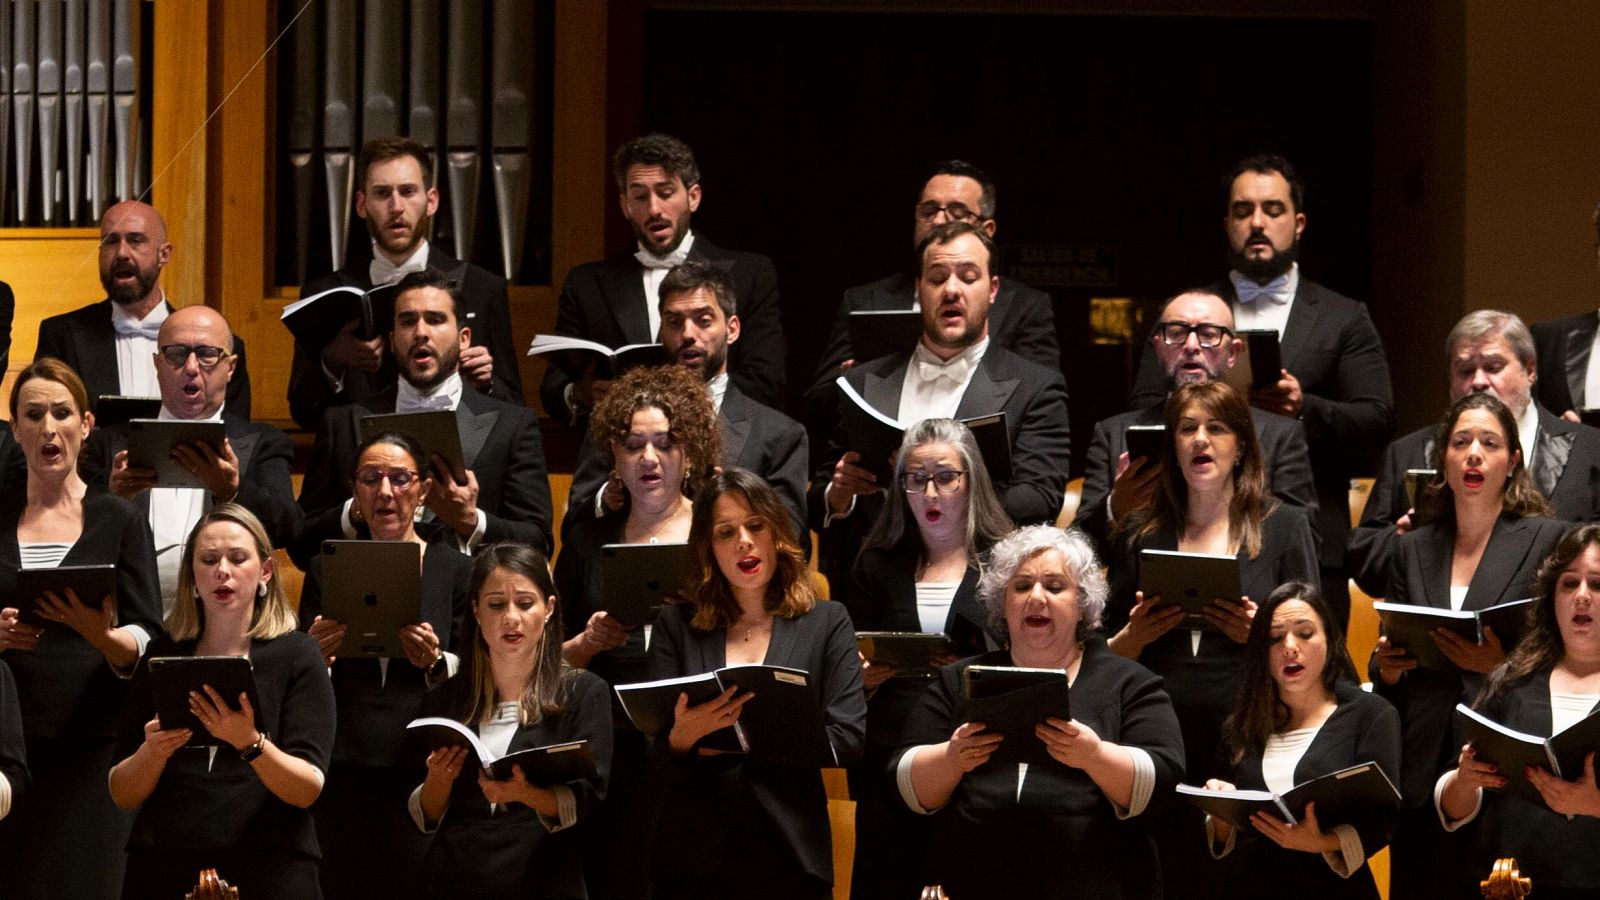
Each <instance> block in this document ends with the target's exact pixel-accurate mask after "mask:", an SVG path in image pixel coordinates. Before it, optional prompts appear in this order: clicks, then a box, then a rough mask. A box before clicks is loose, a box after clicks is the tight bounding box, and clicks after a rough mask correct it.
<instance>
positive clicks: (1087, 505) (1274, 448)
mask: <svg viewBox="0 0 1600 900" xmlns="http://www.w3.org/2000/svg"><path fill="white" fill-rule="evenodd" d="M1165 417H1166V404H1165V403H1164V402H1163V403H1157V404H1155V405H1153V406H1147V407H1145V408H1144V409H1139V410H1134V411H1132V412H1125V413H1118V414H1117V415H1114V416H1112V417H1110V418H1109V419H1101V420H1100V421H1099V422H1096V423H1095V426H1094V438H1093V440H1092V441H1091V442H1090V444H1089V460H1088V468H1087V469H1086V470H1085V471H1084V473H1083V495H1082V499H1081V500H1079V502H1078V515H1077V516H1076V517H1075V518H1074V519H1073V520H1072V527H1074V528H1077V529H1078V530H1080V531H1082V532H1083V533H1084V534H1087V535H1088V536H1089V537H1090V538H1091V539H1093V540H1094V541H1095V544H1096V546H1097V547H1099V548H1100V552H1101V554H1102V555H1103V554H1105V552H1106V548H1107V546H1108V543H1109V539H1110V536H1111V513H1110V511H1109V510H1108V509H1106V498H1108V497H1110V496H1111V485H1112V483H1113V482H1114V481H1116V476H1117V458H1118V457H1120V456H1121V455H1122V453H1123V451H1125V450H1127V449H1128V448H1127V430H1128V426H1129V425H1160V424H1162V423H1163V422H1164V421H1165V420H1166V419H1165ZM1250 417H1251V419H1253V420H1254V421H1255V424H1256V437H1257V438H1258V439H1259V440H1260V442H1261V461H1262V462H1263V463H1264V464H1265V465H1266V468H1267V487H1268V488H1270V489H1271V490H1272V493H1273V494H1274V495H1276V496H1277V498H1278V499H1279V500H1282V501H1283V502H1284V503H1287V504H1289V505H1290V506H1299V507H1302V508H1304V509H1305V510H1306V511H1307V512H1309V513H1310V515H1311V517H1312V520H1313V521H1315V519H1316V514H1317V490H1316V485H1315V483H1314V482H1313V480H1312V474H1311V457H1310V454H1309V451H1307V449H1306V433H1305V429H1304V428H1302V427H1300V423H1299V422H1297V421H1295V420H1294V419H1290V418H1288V417H1286V416H1280V415H1277V414H1276V413H1270V412H1267V411H1266V410H1263V409H1256V408H1254V407H1251V409H1250ZM1156 462H1159V460H1156Z"/></svg>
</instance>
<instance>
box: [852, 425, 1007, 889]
mask: <svg viewBox="0 0 1600 900" xmlns="http://www.w3.org/2000/svg"><path fill="white" fill-rule="evenodd" d="M894 483H895V484H896V485H897V486H898V487H899V490H898V491H896V492H895V493H897V494H898V495H899V496H898V498H896V497H890V498H889V502H887V503H885V504H884V505H883V511H882V512H881V513H879V515H878V519H877V521H876V522H875V523H874V524H873V527H872V531H871V532H869V533H868V535H867V539H866V542H865V543H864V545H863V546H862V550H861V555H860V557H859V558H858V559H857V560H856V565H855V571H854V579H853V580H854V588H853V589H852V590H851V592H850V595H849V599H848V600H847V602H846V605H847V607H848V608H849V610H850V618H851V619H852V620H853V622H854V624H855V628H856V630H857V631H899V632H924V633H928V634H943V635H945V636H946V637H947V638H948V639H949V649H948V650H947V651H946V652H944V653H942V654H940V655H939V656H938V657H937V658H936V659H935V660H934V662H935V664H936V665H941V666H942V665H947V664H949V663H951V662H953V661H955V660H957V659H961V658H963V657H968V656H976V655H977V654H979V653H984V652H986V651H988V650H989V649H991V646H992V645H993V639H992V638H991V637H990V636H989V633H988V631H987V628H988V620H989V615H988V611H987V610H985V609H984V608H983V603H982V602H981V601H979V600H978V575H979V566H980V563H981V562H982V560H983V558H984V556H985V555H986V554H987V552H988V550H989V548H990V547H991V546H993V545H994V542H995V541H998V540H999V539H1000V538H1001V537H1004V536H1005V535H1006V534H1009V533H1010V532H1011V530H1012V527H1013V526H1012V524H1011V519H1010V517H1009V516H1007V515H1006V512H1005V510H1004V509H1003V508H1001V506H1000V499H999V497H998V496H997V495H996V494H995V490H994V483H993V482H992V481H990V479H989V471H988V469H987V468H986V467H985V466H984V464H983V455H982V454H981V453H980V452H979V450H978V445H977V442H976V441H975V440H973V437H972V432H971V431H969V430H968V429H967V426H965V425H963V424H961V423H960V422H957V421H955V420H953V419H926V420H924V421H922V422H918V423H917V424H916V425H913V426H912V427H911V428H910V429H908V430H907V431H906V436H905V439H904V441H902V442H901V444H900V452H899V454H898V455H897V456H896V461H895V479H894ZM897 676H899V677H897ZM929 677H931V676H930V675H929V674H926V673H924V674H918V673H911V672H905V673H896V672H895V671H894V668H893V667H892V666H890V665H889V664H888V663H886V662H875V661H873V660H871V659H867V658H865V657H863V659H862V664H861V678H862V682H863V684H864V685H865V686H866V690H867V697H868V700H867V744H866V750H865V752H864V753H863V755H862V762H861V765H860V766H858V767H856V768H855V769H852V770H851V773H850V774H851V795H852V796H853V797H855V798H856V804H857V806H856V822H857V826H856V841H857V847H858V848H859V850H858V852H857V854H856V866H855V875H854V882H853V884H854V890H855V891H856V892H858V893H860V894H862V895H863V896H875V897H876V896H882V897H890V896H909V894H908V891H914V890H915V888H916V886H917V882H916V877H917V870H916V867H915V865H914V864H913V863H914V861H915V860H916V859H918V858H920V855H921V852H922V844H923V843H924V842H925V839H926V834H925V832H926V823H925V819H924V818H923V817H919V816H913V815H910V814H909V813H908V812H907V811H906V809H905V804H903V803H900V802H898V800H896V799H895V798H892V797H890V796H889V792H888V791H889V788H888V785H887V784H886V783H885V782H884V780H883V777H882V776H883V772H884V770H885V769H886V767H887V766H888V763H889V758H890V757H891V756H892V755H893V754H894V752H895V750H897V749H898V748H899V747H900V744H901V739H902V737H903V733H904V729H905V721H906V718H907V716H909V715H910V714H911V711H912V710H913V709H914V708H915V707H916V706H917V704H918V703H919V702H920V701H921V698H922V694H923V693H924V692H925V691H926V689H927V684H928V679H929Z"/></svg>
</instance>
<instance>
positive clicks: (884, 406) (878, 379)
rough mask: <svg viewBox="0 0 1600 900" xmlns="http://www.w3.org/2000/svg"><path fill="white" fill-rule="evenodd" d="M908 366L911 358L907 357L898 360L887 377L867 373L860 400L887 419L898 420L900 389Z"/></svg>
mask: <svg viewBox="0 0 1600 900" xmlns="http://www.w3.org/2000/svg"><path fill="white" fill-rule="evenodd" d="M910 366H911V357H909V356H907V357H905V358H904V359H902V360H900V364H899V365H897V366H895V367H894V368H892V369H890V370H889V374H887V375H879V374H877V373H876V372H868V373H867V383H866V385H865V387H864V389H863V390H862V391H861V398H862V399H863V400H866V401H867V403H869V404H871V405H872V408H873V409H875V410H877V411H878V412H881V413H883V414H884V415H886V416H888V417H889V418H891V419H898V418H900V389H901V387H902V386H903V385H904V384H905V381H906V370H907V369H908V368H910Z"/></svg>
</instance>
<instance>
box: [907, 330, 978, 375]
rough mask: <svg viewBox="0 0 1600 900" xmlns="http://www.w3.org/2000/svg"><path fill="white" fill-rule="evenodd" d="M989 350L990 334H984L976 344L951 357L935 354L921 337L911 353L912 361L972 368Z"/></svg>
mask: <svg viewBox="0 0 1600 900" xmlns="http://www.w3.org/2000/svg"><path fill="white" fill-rule="evenodd" d="M988 350H989V336H988V335H984V336H983V337H981V338H979V339H978V342H977V343H976V344H973V345H972V346H970V347H968V348H967V349H965V350H963V351H961V352H960V353H957V354H956V355H955V356H952V357H950V358H949V359H940V358H939V357H938V356H935V355H934V352H933V351H932V350H929V349H928V345H927V344H924V343H923V342H922V341H921V340H920V339H918V341H917V349H916V350H915V351H913V352H912V354H911V361H912V362H919V363H927V364H928V365H930V366H958V365H959V366H965V367H967V368H969V369H970V368H972V367H973V366H975V365H977V364H978V361H979V360H981V359H983V354H984V353H986V352H988Z"/></svg>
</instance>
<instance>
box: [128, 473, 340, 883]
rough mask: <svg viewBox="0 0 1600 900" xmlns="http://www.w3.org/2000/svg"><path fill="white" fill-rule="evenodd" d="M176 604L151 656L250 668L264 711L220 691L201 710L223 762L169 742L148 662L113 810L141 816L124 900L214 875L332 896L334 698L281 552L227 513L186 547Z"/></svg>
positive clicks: (136, 694)
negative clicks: (294, 601) (304, 628)
mask: <svg viewBox="0 0 1600 900" xmlns="http://www.w3.org/2000/svg"><path fill="white" fill-rule="evenodd" d="M184 547H185V549H184V557H183V562H182V564H181V567H180V568H179V570H178V592H177V597H178V601H177V603H176V604H175V605H174V606H173V608H172V614H171V615H170V616H168V618H167V635H168V636H166V637H161V638H157V639H156V640H155V641H152V642H151V644H150V648H149V651H148V653H147V654H146V656H145V657H144V659H145V660H148V659H150V658H151V657H153V656H242V657H245V658H247V659H249V660H250V665H251V668H252V670H253V673H254V678H255V687H256V699H257V702H256V703H252V702H251V701H250V699H249V698H248V697H246V696H244V695H242V694H241V695H240V696H238V697H223V696H222V695H220V694H218V693H217V692H216V691H215V690H212V689H211V688H209V687H208V688H206V691H205V693H204V695H201V694H192V695H191V698H190V703H189V706H190V709H191V710H192V711H193V712H194V714H195V716H196V718H198V719H199V721H200V723H201V724H202V725H204V726H205V727H206V729H207V730H208V731H210V732H211V734H212V736H213V737H215V738H217V739H219V740H220V741H222V743H223V746H222V747H220V748H207V747H200V746H196V747H185V746H184V744H185V742H186V741H187V740H188V739H189V737H190V734H189V731H188V729H181V728H175V729H163V728H162V727H161V722H160V721H159V720H157V718H156V715H155V704H154V701H153V699H152V697H151V693H150V680H149V670H148V668H147V667H146V664H145V663H144V662H143V661H141V663H140V665H139V667H138V669H137V670H135V672H134V676H133V682H132V684H131V686H130V688H129V691H128V701H127V704H126V705H125V706H124V707H123V710H122V723H121V727H120V729H119V736H118V740H117V754H116V758H117V759H119V760H121V762H118V763H117V764H116V766H115V767H113V768H112V769H111V777H110V788H111V798H112V799H113V800H114V801H116V803H117V805H118V806H121V807H122V808H123V809H128V810H134V809H137V810H138V812H139V815H138V818H137V819H136V820H135V822H134V827H133V836H132V837H131V838H129V840H128V874H127V878H126V880H125V881H124V883H123V890H122V896H123V897H125V898H129V900H132V898H147V897H179V896H182V895H183V893H184V892H185V891H186V890H188V889H190V888H192V887H193V882H194V879H195V873H196V872H198V871H199V870H200V869H202V868H207V867H211V868H216V869H217V870H218V871H220V872H221V873H222V875H223V877H224V878H226V879H227V880H228V881H229V882H230V883H232V884H233V885H234V886H236V887H238V888H239V890H240V892H241V893H242V894H244V896H247V897H310V898H318V897H321V896H322V890H321V886H320V884H319V883H318V878H317V867H318V860H319V858H320V855H321V854H320V850H319V847H318V845H317V834H316V828H315V827H314V826H313V825H312V822H311V813H310V811H309V809H310V806H311V804H312V803H314V802H315V801H316V799H317V796H318V795H319V794H320V793H321V792H322V785H323V781H324V779H325V773H326V772H327V770H328V757H329V753H330V751H331V750H332V749H333V733H334V708H333V703H334V701H333V686H332V685H331V684H330V683H329V681H328V672H327V669H326V668H325V667H324V665H323V660H322V653H321V651H320V650H319V649H318V647H317V642H316V641H315V640H314V639H312V638H311V637H310V636H309V635H306V634H302V633H301V632H299V631H298V630H296V628H295V616H294V610H292V609H291V608H290V607H289V601H288V598H286V597H285V596H284V594H283V589H282V588H281V587H280V586H279V582H278V580H277V579H276V578H274V577H273V576H274V574H275V573H274V571H273V556H272V542H271V541H270V540H269V539H268V538H267V533H266V529H265V528H263V527H262V525H261V522H260V521H259V520H257V519H256V517H255V516H254V515H252V514H251V513H250V511H249V510H247V509H245V508H244V507H242V506H239V505H237V504H233V503H224V504H223V505H221V506H218V507H216V508H215V509H213V510H211V511H210V512H209V513H206V514H205V515H204V516H202V517H201V518H200V521H199V522H198V523H196V524H195V527H194V530H193V531H191V532H190V533H189V540H188V542H187V543H186V544H185V545H184Z"/></svg>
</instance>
